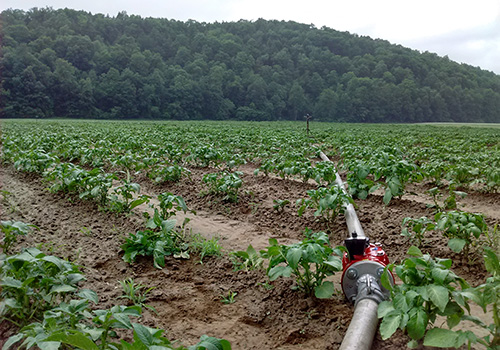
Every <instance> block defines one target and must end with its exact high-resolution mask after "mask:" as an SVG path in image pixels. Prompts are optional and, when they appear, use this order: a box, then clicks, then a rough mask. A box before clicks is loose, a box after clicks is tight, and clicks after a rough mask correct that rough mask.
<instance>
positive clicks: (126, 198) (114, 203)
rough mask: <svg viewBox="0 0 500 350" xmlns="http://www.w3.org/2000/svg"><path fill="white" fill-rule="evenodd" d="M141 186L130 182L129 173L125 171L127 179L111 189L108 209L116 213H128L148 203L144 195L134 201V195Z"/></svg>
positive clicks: (147, 198)
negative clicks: (111, 193)
mask: <svg viewBox="0 0 500 350" xmlns="http://www.w3.org/2000/svg"><path fill="white" fill-rule="evenodd" d="M140 191H141V186H140V185H139V184H138V183H135V182H131V181H130V173H129V172H128V171H127V178H126V179H124V180H122V184H121V185H120V186H118V187H115V188H114V189H113V193H114V194H113V195H111V198H110V199H111V203H110V209H111V211H114V212H118V213H129V212H130V211H131V210H132V209H134V208H135V207H137V206H139V205H141V204H144V203H147V202H149V197H148V196H146V195H142V196H139V198H137V199H134V193H135V194H137V195H138V194H139V192H140Z"/></svg>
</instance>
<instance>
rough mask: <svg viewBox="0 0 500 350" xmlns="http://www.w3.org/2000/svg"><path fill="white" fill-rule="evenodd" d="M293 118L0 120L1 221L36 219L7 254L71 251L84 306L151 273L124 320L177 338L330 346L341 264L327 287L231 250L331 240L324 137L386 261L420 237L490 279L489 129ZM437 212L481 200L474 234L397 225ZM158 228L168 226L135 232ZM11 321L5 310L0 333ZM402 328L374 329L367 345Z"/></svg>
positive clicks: (344, 322) (334, 340)
mask: <svg viewBox="0 0 500 350" xmlns="http://www.w3.org/2000/svg"><path fill="white" fill-rule="evenodd" d="M304 124H305V123H279V122H276V123H243V122H224V123H216V122H197V121H196V122H195V121H192V122H191V121H182V122H181V121H175V122H174V121H171V122H132V121H122V122H106V121H74V120H73V121H67V120H61V121H59V120H5V121H2V122H1V124H0V125H1V129H0V131H1V147H2V150H1V159H2V162H1V166H0V190H1V194H2V198H1V203H0V205H1V220H2V222H4V221H11V222H24V223H27V224H32V225H36V227H37V228H32V229H31V230H30V232H28V233H27V234H26V235H20V236H18V237H17V241H16V242H14V243H13V244H12V247H11V248H10V254H17V253H19V252H21V249H22V248H29V247H33V248H34V247H36V248H37V249H39V250H40V251H41V252H43V253H44V254H47V255H51V256H52V255H53V256H57V257H61V258H64V259H67V260H69V261H72V262H74V263H75V264H77V265H79V266H81V271H82V273H83V274H84V275H85V278H86V279H85V280H84V281H81V282H80V283H79V287H81V288H88V289H92V290H93V291H95V292H96V293H97V295H98V297H99V302H98V304H97V305H94V304H92V306H91V307H90V308H92V309H101V310H104V309H109V308H111V307H112V306H113V305H132V303H130V302H129V300H128V299H126V298H121V296H122V295H123V288H122V285H121V283H120V282H119V281H122V282H123V281H125V280H127V279H129V278H132V279H133V281H134V282H135V283H140V284H142V285H144V286H147V288H150V287H152V288H153V289H152V290H151V291H150V292H149V294H148V295H147V299H146V300H145V301H144V304H146V305H148V306H149V308H148V307H143V314H142V316H141V317H140V318H134V320H133V322H139V323H141V324H143V325H145V326H148V327H153V328H161V329H164V330H166V337H168V338H169V339H171V340H174V339H175V340H179V341H180V342H181V343H182V344H185V345H192V344H195V343H197V342H198V341H199V339H200V336H202V335H204V334H206V335H209V336H213V337H217V338H223V339H227V340H228V341H229V342H230V343H231V345H232V348H233V349H337V348H338V347H339V345H340V343H341V342H342V339H343V336H344V334H345V332H346V330H347V327H348V325H349V322H350V319H351V317H352V310H353V307H352V305H351V304H350V303H349V302H348V301H346V300H345V298H344V296H343V294H342V292H341V287H340V282H339V281H340V276H341V274H342V272H341V271H340V272H336V273H335V274H334V275H333V276H331V277H328V280H331V281H333V283H334V288H335V292H334V294H333V296H331V297H330V298H326V299H318V298H316V297H314V296H307V295H305V294H304V293H303V292H302V291H300V290H294V289H293V288H291V287H293V286H295V281H294V279H293V278H277V279H276V280H274V281H270V279H269V277H268V276H267V275H266V270H265V266H267V263H268V262H267V260H266V259H263V258H262V257H254V259H253V260H252V259H247V260H241V259H239V258H238V257H237V256H235V255H234V254H232V253H234V252H237V251H247V248H248V247H249V245H251V246H252V247H253V248H255V250H256V251H257V252H259V251H260V250H265V249H266V248H267V247H268V246H269V239H276V240H277V241H278V243H279V244H293V243H296V242H299V241H302V240H303V239H304V232H305V231H306V230H307V229H310V230H311V231H312V232H320V231H323V232H325V233H326V234H327V236H328V239H329V241H330V244H331V245H332V247H335V246H338V245H342V244H343V240H344V239H345V238H346V234H347V229H346V224H345V220H344V218H343V215H342V214H341V213H338V211H339V209H338V208H335V207H334V206H333V204H331V203H330V204H328V203H326V202H325V201H321V200H320V199H321V198H325V197H324V196H325V194H321V192H320V191H322V190H321V189H325V191H326V189H328V188H330V187H329V186H330V185H331V184H332V183H333V179H334V177H333V175H332V166H331V164H329V163H325V162H322V161H321V159H320V158H319V150H322V151H323V152H325V153H326V154H327V155H328V157H329V158H330V159H331V160H332V162H333V164H334V165H335V166H336V167H337V169H338V170H339V172H340V174H341V176H342V178H343V179H344V180H345V181H347V183H348V188H349V191H350V193H351V194H352V196H353V198H354V203H355V206H356V212H357V214H358V216H359V218H360V221H361V224H362V226H363V229H364V230H365V233H366V235H367V236H368V237H370V239H371V241H372V242H380V243H381V244H382V246H383V248H384V249H385V251H386V252H387V254H388V256H389V259H390V260H391V262H395V263H400V262H401V261H403V259H405V258H406V257H407V254H406V252H407V251H408V249H409V248H410V247H411V246H412V245H418V246H419V248H420V249H421V251H422V252H424V253H427V254H430V256H432V257H435V258H450V259H452V261H453V265H452V267H451V270H452V271H454V272H455V273H456V274H457V275H459V276H461V277H463V278H464V279H465V281H467V282H468V283H469V284H470V285H471V286H472V287H475V286H478V285H480V284H482V283H484V282H485V281H486V278H487V277H488V272H487V271H486V268H485V266H484V263H483V258H482V248H483V246H490V247H491V248H493V249H494V250H496V252H497V255H498V231H496V225H498V224H499V223H500V193H499V188H500V128H498V127H489V126H484V127H477V126H474V127H469V126H460V127H456V126H444V125H439V126H433V125H412V126H408V125H347V124H327V123H311V129H310V132H309V135H307V133H306V130H305V125H304ZM322 196H323V197H322ZM328 198H331V197H328ZM439 212H441V213H457V215H460V213H463V212H466V213H476V214H481V215H480V217H481V218H483V219H480V218H479V217H477V218H476V217H475V218H474V219H470V220H473V221H474V223H476V222H479V220H484V227H483V226H481V232H480V235H479V234H478V237H475V236H471V235H469V236H467V237H465V238H464V236H460V237H459V236H453V235H451V233H450V232H451V231H449V230H448V229H447V228H446V227H444V226H442V227H440V228H438V227H437V225H436V227H430V226H429V229H428V230H427V231H426V232H423V233H422V234H421V235H420V236H419V235H418V234H414V233H413V234H412V231H411V229H409V226H405V227H406V228H407V229H408V235H407V236H403V235H401V233H402V231H403V227H402V223H403V220H404V219H405V218H413V219H419V218H421V217H424V216H425V217H427V218H429V220H430V221H432V220H434V219H435V215H436V213H439ZM446 215H447V214H441V218H442V217H444V216H446ZM450 215H452V214H450ZM471 215H472V214H471ZM450 217H451V216H450ZM185 219H189V220H185ZM172 220H176V221H175V225H174V222H173V221H172ZM435 221H438V219H435ZM471 222H472V221H471ZM184 223H185V224H184ZM450 227H451V226H450ZM443 232H444V233H446V234H443ZM474 234H475V233H474ZM155 237H161V238H162V239H166V238H168V239H169V240H168V241H167V243H165V244H163V245H160V246H158V245H155V244H150V245H149V246H148V248H145V247H144V246H143V245H144V242H145V241H147V240H148V239H150V240H152V239H153V238H155ZM453 239H454V240H453ZM4 240H5V237H4ZM450 242H452V243H451V244H450ZM4 243H5V241H4ZM141 244H142V245H141ZM141 249H142V250H141ZM4 252H5V247H4ZM247 252H248V251H247ZM146 253H147V254H146ZM136 254H137V255H136ZM143 254H144V255H147V256H142V255H143ZM241 255H242V254H240V256H241ZM125 260H127V261H125ZM260 263H261V264H262V265H263V266H264V268H258V267H259V264H260ZM4 285H5V284H4ZM67 292H70V291H69V290H67ZM127 303H128V304H127ZM153 308H154V310H153ZM474 310H475V311H480V312H481V313H482V311H481V309H480V308H478V307H476V308H474ZM479 316H481V315H479ZM488 317H489V316H487V317H486V318H488ZM37 320H38V321H41V320H39V319H37V318H36V317H35V318H34V319H33V320H32V321H37ZM461 325H462V324H461ZM463 327H464V328H463V329H465V330H468V329H473V330H474V329H475V328H474V327H475V326H474V325H472V323H470V326H469V325H466V323H465V322H464V326H463ZM18 329H19V327H17V326H15V325H13V324H12V323H10V322H8V321H6V320H4V321H2V323H1V324H0V334H3V336H2V337H1V338H0V343H4V342H5V341H6V340H7V339H8V337H9V336H11V335H14V334H15V333H16V332H17V331H18ZM481 331H482V330H479V331H478V332H481ZM120 332H122V331H120ZM120 332H119V333H120ZM131 334H132V333H126V332H124V333H120V335H122V336H124V337H125V338H126V339H129V340H130V338H131ZM127 337H128V338H127ZM409 340H410V338H409V337H408V336H407V335H405V334H403V333H402V332H401V331H397V332H396V333H395V335H394V336H392V337H390V338H389V339H387V340H382V337H381V335H380V334H379V333H377V336H376V339H375V340H374V345H373V349H390V350H391V349H401V348H405V346H406V344H407V343H408V341H409ZM473 348H474V347H473Z"/></svg>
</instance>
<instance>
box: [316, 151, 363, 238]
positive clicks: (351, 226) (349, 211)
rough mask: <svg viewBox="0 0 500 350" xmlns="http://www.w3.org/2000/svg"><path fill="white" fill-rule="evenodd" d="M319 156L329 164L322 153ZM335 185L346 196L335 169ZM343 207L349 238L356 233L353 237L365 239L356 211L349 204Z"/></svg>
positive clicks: (343, 185)
mask: <svg viewBox="0 0 500 350" xmlns="http://www.w3.org/2000/svg"><path fill="white" fill-rule="evenodd" d="M319 156H320V157H321V159H322V160H323V161H325V162H331V160H330V159H329V158H328V157H327V156H326V154H324V153H323V152H322V151H319ZM335 183H336V184H337V185H338V186H339V187H340V188H341V189H342V191H343V192H344V193H345V194H347V195H348V193H347V190H346V188H345V183H344V182H343V181H342V179H341V178H340V175H339V173H338V171H337V169H335ZM344 207H345V212H344V217H345V220H346V223H347V230H348V231H349V237H353V233H356V235H354V236H357V237H358V238H364V237H366V236H365V231H363V228H362V227H361V223H360V222H359V218H358V215H356V211H355V210H354V206H353V205H352V204H351V203H349V204H347V205H344Z"/></svg>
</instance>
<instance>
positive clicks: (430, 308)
mask: <svg viewBox="0 0 500 350" xmlns="http://www.w3.org/2000/svg"><path fill="white" fill-rule="evenodd" d="M408 255H409V257H408V258H406V259H404V260H403V262H402V264H401V265H397V266H395V265H394V264H390V265H388V266H387V267H386V269H385V271H384V274H383V275H382V278H381V281H382V285H383V286H384V288H386V289H388V290H390V292H391V299H392V300H389V301H383V302H382V303H380V305H379V308H378V317H379V318H382V322H381V324H380V334H381V336H382V339H384V340H385V339H388V338H389V337H391V336H392V335H393V334H394V332H395V331H396V330H397V329H398V328H400V329H401V330H403V331H406V332H407V333H408V335H409V336H410V338H411V339H412V340H411V341H410V342H409V344H408V346H409V347H411V348H413V347H415V346H417V344H418V340H420V339H422V338H424V337H425V339H424V343H425V341H427V340H428V339H429V338H428V335H426V332H427V329H428V327H429V326H431V327H432V326H435V323H436V318H437V316H438V315H440V316H443V317H446V323H447V325H448V327H449V328H450V330H451V328H453V327H454V326H456V325H457V324H458V323H460V321H461V320H463V319H465V318H467V317H470V316H466V315H465V311H470V308H469V305H468V303H467V294H466V293H465V292H464V290H466V289H467V288H469V285H468V284H467V282H465V280H464V279H463V278H460V277H458V276H457V275H455V273H453V272H452V271H451V270H450V268H451V264H452V261H451V260H450V259H436V260H434V259H432V258H431V257H430V256H429V255H428V254H425V255H424V254H423V253H422V252H421V251H420V250H419V249H418V248H417V247H411V248H410V249H409V250H408ZM394 270H395V271H396V274H397V276H398V277H399V278H400V279H401V281H402V283H401V284H397V285H394V286H392V285H391V283H390V282H389V277H388V271H391V272H392V271H394ZM433 333H434V331H432V332H431V333H430V336H429V337H430V339H432V338H433V337H434V334H433ZM460 337H461V340H463V341H466V340H467V339H469V338H470V337H472V336H471V335H470V334H469V333H466V334H464V335H460ZM464 337H465V338H464ZM468 337H469V338H468ZM434 346H439V345H437V344H436V345H434Z"/></svg>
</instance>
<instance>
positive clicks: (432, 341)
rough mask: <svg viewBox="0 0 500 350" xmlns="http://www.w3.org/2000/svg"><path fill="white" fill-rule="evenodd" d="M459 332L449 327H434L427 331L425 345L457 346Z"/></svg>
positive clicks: (439, 346)
mask: <svg viewBox="0 0 500 350" xmlns="http://www.w3.org/2000/svg"><path fill="white" fill-rule="evenodd" d="M457 340H458V334H457V333H456V332H454V331H452V330H449V329H442V328H432V329H429V330H428V331H427V334H426V335H425V338H424V346H435V347H438V348H453V347H456V343H457Z"/></svg>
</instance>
